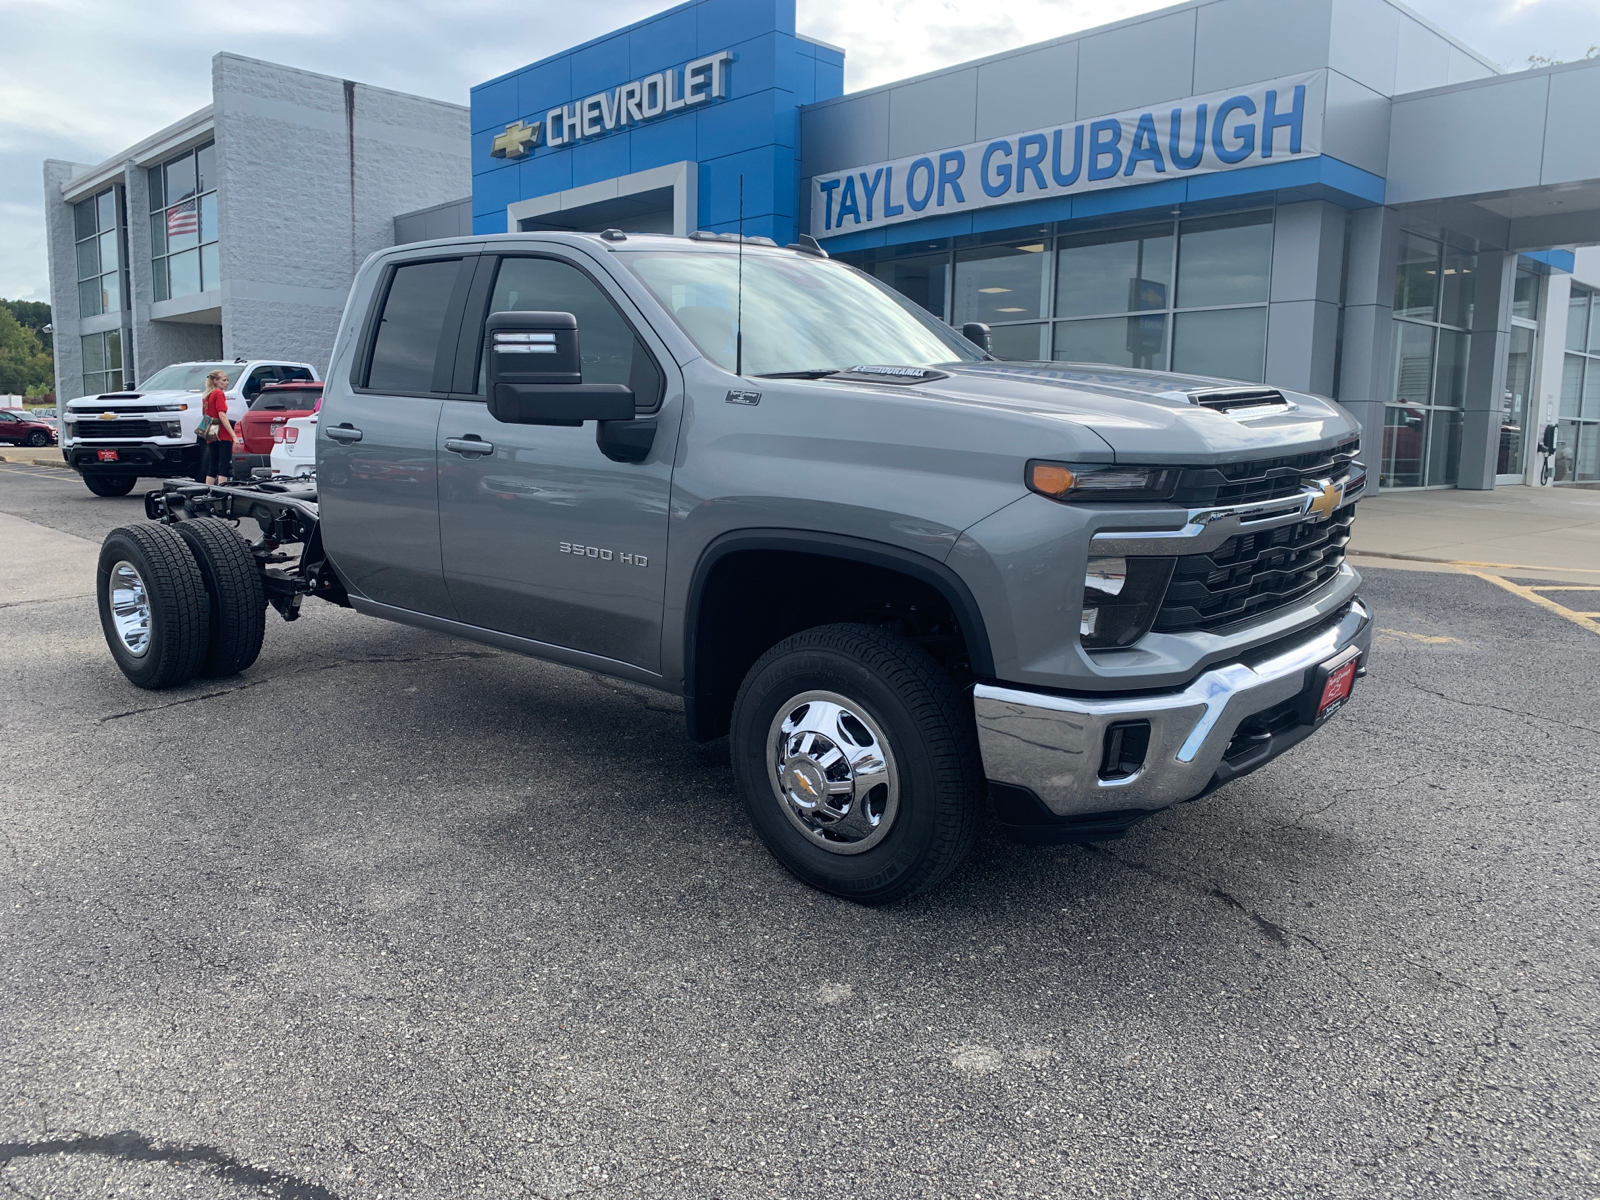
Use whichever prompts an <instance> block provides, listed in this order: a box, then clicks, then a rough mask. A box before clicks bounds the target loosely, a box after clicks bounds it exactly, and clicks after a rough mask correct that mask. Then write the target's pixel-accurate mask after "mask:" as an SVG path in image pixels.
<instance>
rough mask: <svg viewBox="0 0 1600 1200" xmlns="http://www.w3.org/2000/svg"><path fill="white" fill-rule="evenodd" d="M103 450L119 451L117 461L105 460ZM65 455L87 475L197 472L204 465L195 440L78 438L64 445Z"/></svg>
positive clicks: (152, 475)
mask: <svg viewBox="0 0 1600 1200" xmlns="http://www.w3.org/2000/svg"><path fill="white" fill-rule="evenodd" d="M101 450H115V451H116V452H117V460H116V461H115V462H101V461H100V451H101ZM61 453H62V457H63V458H65V459H66V460H67V465H68V466H70V467H72V468H73V470H75V471H78V472H80V473H82V474H85V475H143V476H150V477H161V476H168V475H193V474H194V472H195V470H196V469H197V468H198V467H199V466H200V447H199V445H197V444H196V443H194V442H188V443H179V444H176V445H169V444H166V443H162V442H94V441H78V442H74V443H73V444H72V445H70V446H64V447H62V452H61Z"/></svg>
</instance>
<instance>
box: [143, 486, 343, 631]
mask: <svg viewBox="0 0 1600 1200" xmlns="http://www.w3.org/2000/svg"><path fill="white" fill-rule="evenodd" d="M144 512H145V516H147V517H149V518H150V519H151V520H152V521H159V522H161V523H162V524H164V525H173V524H176V523H177V522H179V521H188V520H193V519H195V518H197V517H218V518H220V519H222V520H224V521H232V522H234V523H235V524H236V525H237V524H238V523H239V522H241V521H244V520H246V519H252V520H254V521H255V522H256V524H257V525H258V526H259V527H260V529H261V536H260V537H259V538H257V539H256V540H254V541H253V542H251V543H250V553H251V555H252V556H253V557H254V558H255V560H256V566H257V567H258V569H259V570H260V572H261V583H262V587H263V588H264V589H265V590H266V596H267V603H268V604H270V605H271V606H272V607H273V608H275V609H277V610H278V615H279V616H281V617H282V618H283V619H284V620H285V621H293V620H294V619H295V618H296V617H298V616H299V615H300V604H301V601H302V600H303V599H304V598H305V597H307V596H315V597H316V598H317V599H319V600H326V601H327V602H328V603H330V604H337V605H338V606H339V607H341V608H349V607H351V604H350V598H349V596H348V595H347V594H346V593H345V589H344V585H343V584H342V583H340V582H339V577H338V576H337V575H336V574H335V573H334V570H333V566H332V564H330V563H329V562H328V556H327V552H326V551H325V550H324V549H323V546H322V523H321V518H320V516H319V512H318V505H317V483H316V479H315V478H314V477H313V478H306V477H303V476H282V475H280V476H275V477H273V478H268V479H257V480H253V481H251V482H249V483H237V484H231V485H221V484H205V483H191V482H186V481H178V480H168V481H167V482H166V483H165V484H163V485H162V487H161V488H160V490H158V491H151V492H146V493H145V497H144ZM296 544H298V545H299V546H300V547H301V550H300V553H299V555H298V556H296V555H292V554H284V553H282V552H281V550H280V547H282V546H287V545H296Z"/></svg>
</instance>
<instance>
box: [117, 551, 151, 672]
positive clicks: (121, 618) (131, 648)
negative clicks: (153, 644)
mask: <svg viewBox="0 0 1600 1200" xmlns="http://www.w3.org/2000/svg"><path fill="white" fill-rule="evenodd" d="M109 587H110V589H111V623H112V625H113V626H114V627H115V628H116V631H117V637H118V638H119V639H120V640H121V641H122V644H123V646H124V647H126V648H127V651H128V653H129V654H132V655H133V656H134V657H135V658H138V657H142V656H143V655H144V652H145V651H146V650H148V649H150V594H149V592H147V591H146V590H145V586H144V578H143V576H141V575H140V574H139V569H138V568H137V567H135V566H134V565H133V564H132V563H131V562H128V561H127V560H126V559H123V560H122V561H121V562H119V563H118V564H117V565H116V566H114V567H112V568H111V579H110V583H109Z"/></svg>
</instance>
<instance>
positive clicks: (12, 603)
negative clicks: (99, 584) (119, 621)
mask: <svg viewBox="0 0 1600 1200" xmlns="http://www.w3.org/2000/svg"><path fill="white" fill-rule="evenodd" d="M93 599H94V593H93V592H76V593H74V594H73V595H70V596H39V597H37V598H36V599H33V600H7V601H6V602H5V603H4V604H0V608H21V607H22V606H23V605H24V604H63V603H65V602H66V601H68V600H93Z"/></svg>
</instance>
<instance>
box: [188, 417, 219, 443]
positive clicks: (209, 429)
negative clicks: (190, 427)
mask: <svg viewBox="0 0 1600 1200" xmlns="http://www.w3.org/2000/svg"><path fill="white" fill-rule="evenodd" d="M220 424H221V422H219V421H218V420H217V419H216V418H215V417H201V418H200V424H198V425H196V426H195V430H194V434H195V436H196V437H197V438H199V439H200V440H201V441H202V442H214V441H216V440H217V427H218V426H219V425H220Z"/></svg>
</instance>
